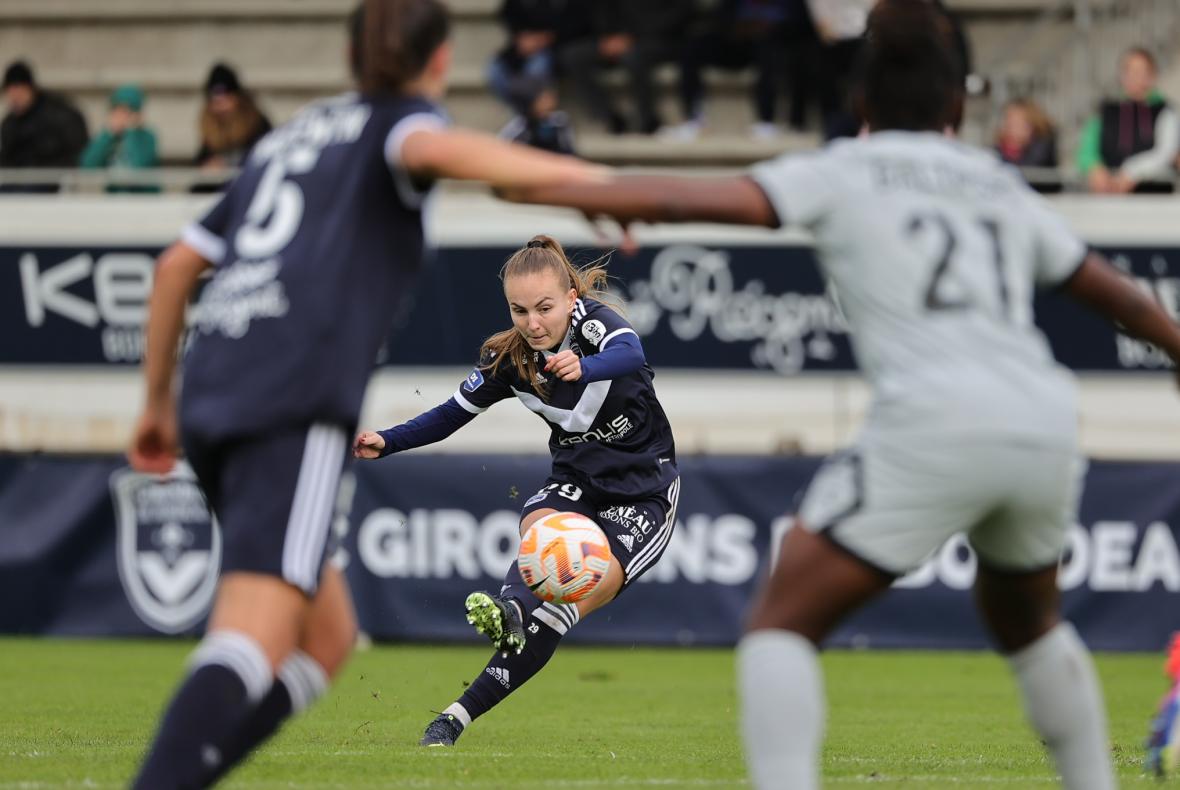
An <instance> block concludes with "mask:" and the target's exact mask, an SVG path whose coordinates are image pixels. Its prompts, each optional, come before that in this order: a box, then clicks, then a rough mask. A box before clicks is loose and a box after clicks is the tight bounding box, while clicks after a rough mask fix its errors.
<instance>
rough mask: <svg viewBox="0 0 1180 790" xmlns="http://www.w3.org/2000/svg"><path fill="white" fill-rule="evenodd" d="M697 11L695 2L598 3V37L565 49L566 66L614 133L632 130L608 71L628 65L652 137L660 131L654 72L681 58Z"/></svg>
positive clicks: (638, 109) (644, 127)
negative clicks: (606, 78)
mask: <svg viewBox="0 0 1180 790" xmlns="http://www.w3.org/2000/svg"><path fill="white" fill-rule="evenodd" d="M586 1H587V0H583V2H586ZM695 10H696V5H695V3H694V2H693V0H660V2H637V1H636V0H593V2H592V3H591V13H592V17H591V19H592V25H593V34H592V35H591V36H590V37H589V38H586V39H583V40H581V41H577V42H575V43H572V44H570V45H569V46H567V47H565V48H564V49H563V51H562V53H561V62H562V66H563V68H564V72H565V73H566V74H567V75H568V76H569V78H570V79H571V80H573V83H574V87H575V89H576V90H577V92H578V94H579V95H580V97H581V99H582V101H584V102H585V104H586V106H587V108H588V109H589V111H590V114H591V115H592V116H593V117H594V118H595V120H597V121H599V122H601V123H603V124H604V125H605V126H606V127H607V128H608V129H609V130H610V131H611V132H612V133H614V134H621V133H623V132H625V131H627V129H628V123H627V120H626V119H625V118H624V116H623V115H622V113H620V112H619V111H618V110H617V109H616V108H615V106H614V103H613V102H612V101H611V99H610V96H608V95H607V92H606V89H605V87H604V86H603V84H602V81H601V76H602V75H601V72H602V70H603V69H604V68H607V67H610V66H622V67H623V69H625V70H626V72H627V77H628V83H629V88H630V92H631V98H632V101H633V103H634V105H635V114H636V116H637V119H638V128H639V131H641V132H643V133H644V134H651V133H652V132H654V131H656V129H658V128H659V127H660V114H659V109H658V107H657V103H658V101H657V98H656V91H655V85H654V83H653V81H652V72H653V71H654V70H655V68H656V66H658V65H659V64H661V63H666V62H670V61H674V60H676V59H677V58H678V57H679V54H680V50H681V48H682V45H681V41H682V40H683V37H684V35H685V33H686V32H687V30H688V26H689V24H690V22H691V21H692V18H693V15H694V12H695Z"/></svg>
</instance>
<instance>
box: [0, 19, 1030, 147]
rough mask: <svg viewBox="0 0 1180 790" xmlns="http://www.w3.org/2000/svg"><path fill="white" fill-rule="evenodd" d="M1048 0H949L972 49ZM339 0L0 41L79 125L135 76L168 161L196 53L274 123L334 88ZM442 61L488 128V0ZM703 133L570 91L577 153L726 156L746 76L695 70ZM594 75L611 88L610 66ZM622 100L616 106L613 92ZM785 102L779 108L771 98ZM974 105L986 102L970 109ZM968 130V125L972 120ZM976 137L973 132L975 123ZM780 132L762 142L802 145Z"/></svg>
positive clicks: (468, 120)
mask: <svg viewBox="0 0 1180 790" xmlns="http://www.w3.org/2000/svg"><path fill="white" fill-rule="evenodd" d="M1050 2H1052V0H950V3H949V4H950V5H951V7H952V8H954V9H956V10H957V11H959V12H961V13H962V14H963V16H964V19H965V20H966V21H967V23H968V27H969V31H970V37H971V39H972V46H973V49H974V51H975V55H976V60H977V62H987V60H988V56H989V53H992V52H997V51H1001V50H1002V49H1003V46H1004V44H1005V43H1006V42H1007V41H1010V40H1011V39H1012V38H1013V37H1014V36H1017V35H1019V31H1020V30H1021V28H1022V27H1023V26H1025V25H1027V24H1028V22H1029V21H1030V20H1031V19H1033V18H1035V15H1036V13H1037V12H1038V11H1040V10H1041V9H1043V8H1044V7H1046V5H1047V4H1048V3H1050ZM353 4H354V3H353V0H101V2H99V1H98V0H3V2H0V52H2V53H4V57H5V59H14V58H18V57H23V58H27V59H28V60H29V61H30V62H31V63H32V64H33V65H34V68H35V69H36V71H37V74H38V77H39V79H40V81H41V82H42V84H44V85H45V86H46V87H48V88H50V89H52V90H60V91H62V92H65V93H67V94H69V95H71V96H73V97H75V99H76V100H77V101H78V103H79V105H80V106H81V108H82V109H83V111H84V112H85V113H86V115H87V117H88V119H89V121H90V125H91V128H92V129H97V128H99V127H100V126H101V124H102V121H103V118H104V116H105V114H106V108H107V97H108V95H109V93H110V91H111V90H112V89H113V88H114V87H115V86H117V85H119V84H122V83H124V82H137V83H139V84H141V85H142V86H143V87H144V88H145V90H146V91H147V93H148V104H147V108H146V113H145V114H146V116H147V118H148V121H149V123H150V124H151V125H152V126H153V127H154V128H155V129H156V131H157V133H158V135H159V140H160V147H161V152H162V154H163V156H164V157H165V159H166V160H167V161H170V162H176V163H180V162H185V161H187V160H189V159H190V158H191V157H192V155H193V153H194V152H195V150H196V148H197V133H196V121H197V116H198V113H199V109H200V102H201V92H202V86H203V83H204V79H205V75H206V73H207V71H208V68H209V66H210V65H211V64H212V63H213V62H215V61H218V60H224V61H227V62H229V63H231V64H232V65H234V66H235V67H236V68H237V69H238V71H239V74H240V75H241V77H242V80H243V83H244V84H245V85H247V86H248V87H250V88H251V89H252V90H254V92H255V94H256V96H257V98H258V100H259V103H260V105H261V106H262V107H263V109H264V111H265V112H266V113H267V114H268V115H269V116H270V117H271V119H272V120H273V121H275V122H276V123H278V122H281V121H283V120H285V119H286V118H288V117H289V116H290V115H291V114H292V113H293V112H294V111H295V110H296V109H297V108H298V107H300V106H301V105H303V104H304V103H306V102H307V101H309V100H311V99H313V98H316V97H318V96H322V95H324V94H329V93H335V92H339V91H341V90H345V89H347V87H348V85H349V77H348V74H347V70H346V67H345V62H344V60H345V50H346V46H347V42H346V36H345V29H344V28H345V18H346V16H347V14H348V12H349V11H350V10H351V8H352V7H353ZM450 5H451V8H452V11H453V13H454V16H455V25H454V43H455V52H456V68H455V72H454V77H453V80H452V90H451V94H450V97H449V100H448V108H449V110H450V111H451V114H452V116H453V117H454V118H455V120H456V121H457V122H458V123H461V124H464V125H470V126H474V127H476V128H482V129H487V130H496V129H498V128H499V127H500V126H501V125H502V124H503V123H504V122H505V121H506V120H507V119H508V113H507V111H506V110H505V109H504V108H503V107H502V106H500V104H499V103H498V102H497V101H496V100H495V99H494V98H493V97H491V96H490V95H489V94H488V92H487V89H486V85H485V81H484V76H483V72H484V68H485V65H486V63H487V61H488V60H489V59H490V58H491V56H492V54H493V53H494V52H495V51H496V50H497V49H498V48H499V47H500V46H501V45H502V42H503V32H502V31H501V29H500V27H499V24H498V21H497V20H496V17H495V12H496V9H497V7H498V5H499V0H452V2H451V3H450ZM707 80H708V85H709V93H708V104H707V108H706V112H707V119H708V122H709V134H708V135H707V136H706V137H705V138H703V139H702V140H700V141H698V142H696V143H694V144H690V145H684V144H681V145H675V146H670V145H667V144H666V143H664V142H663V141H660V142H654V141H642V140H632V139H628V138H621V139H620V138H610V137H606V136H604V135H601V134H600V131H601V130H598V129H596V128H595V126H594V124H592V123H590V122H589V121H588V119H586V118H585V117H584V115H583V113H582V112H580V110H579V108H578V107H577V106H576V103H574V102H568V103H567V105H568V106H569V107H570V109H571V111H572V112H573V116H574V120H575V125H576V128H577V129H578V132H579V139H580V140H582V148H583V150H584V151H585V153H586V154H587V155H590V156H594V157H596V158H599V157H601V158H603V159H605V160H608V161H615V162H625V163H634V164H676V163H679V162H699V163H701V164H734V163H741V162H742V161H745V160H744V159H743V157H744V152H746V151H751V152H754V153H760V152H762V151H763V150H764V149H762V148H758V147H757V146H752V145H750V144H749V143H750V141H748V140H747V139H746V136H745V134H746V130H747V128H748V126H749V124H750V123H751V122H752V121H753V120H754V118H753V113H752V110H751V107H750V98H749V93H750V88H751V83H752V75H751V74H749V73H736V74H735V73H730V72H717V73H712V74H708V75H707ZM657 81H658V83H659V85H660V87H661V106H660V111H661V114H662V116H663V117H664V118H665V120H667V121H669V122H675V121H679V120H680V113H679V109H678V107H677V104H676V101H675V86H676V81H677V75H676V70H675V69H674V68H672V67H666V68H664V69H662V70H661V72H660V74H659V75H658V80H657ZM608 82H609V83H610V84H612V85H613V86H614V89H615V90H616V91H618V92H622V89H623V87H624V86H623V85H622V82H623V80H622V76H621V75H612V76H611V77H610V78H609V79H608ZM624 106H625V105H624ZM784 112H785V109H784ZM984 114H986V113H984ZM980 134H982V132H980ZM984 136H985V135H984ZM812 139H813V138H812V137H799V136H797V135H796V136H788V137H787V139H784V140H780V141H776V142H775V143H774V144H772V145H771V147H772V148H773V149H774V150H778V149H779V148H782V147H793V146H796V145H798V144H800V143H801V142H802V144H810V142H811V140H812Z"/></svg>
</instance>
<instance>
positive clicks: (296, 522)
mask: <svg viewBox="0 0 1180 790" xmlns="http://www.w3.org/2000/svg"><path fill="white" fill-rule="evenodd" d="M347 444H348V439H347V437H346V436H345V434H344V429H343V428H341V427H340V426H339V425H332V424H327V423H316V424H314V425H312V426H311V428H309V429H308V431H307V443H306V444H305V445H304V447H303V460H302V461H301V462H300V465H299V478H298V480H297V482H296V483H295V497H294V499H293V500H292V502H291V515H290V516H289V517H288V518H287V533H286V535H285V536H284V538H283V579H285V580H286V581H288V582H290V583H291V584H293V585H295V586H296V587H298V588H299V589H301V590H303V591H304V592H307V593H309V594H310V593H313V592H314V591H315V589H316V586H317V584H318V582H319V578H320V564H321V560H322V559H323V554H324V544H325V542H326V541H327V540H328V532H329V531H330V530H331V527H332V515H333V511H334V509H335V505H336V495H337V491H338V489H339V487H340V474H341V472H343V471H344V450H345V447H346V446H347Z"/></svg>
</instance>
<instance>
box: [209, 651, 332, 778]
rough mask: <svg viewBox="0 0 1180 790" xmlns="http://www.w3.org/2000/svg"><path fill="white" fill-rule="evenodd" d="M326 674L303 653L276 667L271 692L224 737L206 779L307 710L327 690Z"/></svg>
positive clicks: (296, 653)
mask: <svg viewBox="0 0 1180 790" xmlns="http://www.w3.org/2000/svg"><path fill="white" fill-rule="evenodd" d="M328 683H329V679H328V674H327V672H325V671H324V668H323V667H321V666H320V665H319V663H318V662H316V660H315V659H314V658H312V657H311V656H309V655H308V654H307V653H304V652H303V651H302V650H296V651H295V652H293V653H292V654H291V655H290V656H288V657H287V660H286V661H284V662H283V665H282V666H281V667H279V671H278V674H277V675H276V676H275V679H274V683H272V684H271V687H270V691H268V692H267V693H266V696H265V697H263V698H262V700H261V701H260V702H259V703H258V704H257V705H256V706H255V707H254V710H252V711H251V712H250V715H249V716H247V717H246V719H245V720H244V721H243V722H242V723H241V725H240V726H239V727H238V728H237V730H236V731H234V733H233V735H232V736H230V737H228V738H226V739H225V742H224V743H223V744H222V747H221V757H222V764H221V768H220V769H219V770H216V771H214V773H213V775H212V776H211V777H209V783H210V784H212V783H213V782H214V781H216V780H217V779H220V778H221V776H222V775H223V774H224V773H225V772H226V771H228V770H229V769H230V768H231V767H232V766H233V765H235V764H236V763H237V762H238V761H239V760H241V759H242V758H243V757H245V756H246V755H247V754H249V753H250V752H251V751H252V750H253V749H254V748H255V747H257V746H259V745H260V744H262V743H263V742H264V741H266V739H268V738H269V737H270V736H272V735H274V734H275V733H276V732H278V730H279V727H281V726H282V725H283V722H285V721H286V720H287V719H288V718H290V717H291V716H294V715H297V714H299V713H301V712H303V711H304V710H306V709H307V708H308V707H309V706H310V705H311V704H312V703H313V702H315V701H316V700H317V699H319V698H320V697H321V696H323V694H324V692H325V691H327V690H328Z"/></svg>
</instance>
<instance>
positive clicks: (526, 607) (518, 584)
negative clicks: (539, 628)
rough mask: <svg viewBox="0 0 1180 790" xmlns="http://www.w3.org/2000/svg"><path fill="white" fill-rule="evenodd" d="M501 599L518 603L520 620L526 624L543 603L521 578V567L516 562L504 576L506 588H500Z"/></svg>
mask: <svg viewBox="0 0 1180 790" xmlns="http://www.w3.org/2000/svg"><path fill="white" fill-rule="evenodd" d="M500 597H501V598H511V599H512V600H514V601H516V603H517V605H518V606H520V619H521V621H522V622H524V623H527V622H528V619H529V615H531V614H532V613H533V610H534V609H536V608H537V607H538V606H540V605H541V603H542V601H541V599H540V598H538V597H537V596H536V595H534V594H533V591H532V590H530V589H529V586H528V585H527V584H525V583H524V579H522V578H521V577H520V566H519V565H518V564H517V563H515V562H514V563H512V567H510V568H509V569H508V573H506V574H504V586H503V587H501V588H500Z"/></svg>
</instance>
